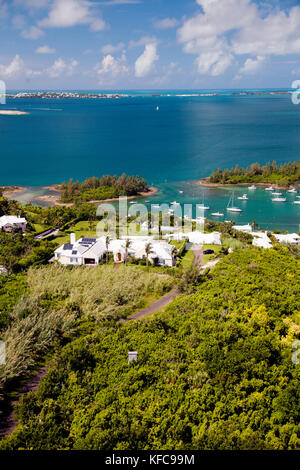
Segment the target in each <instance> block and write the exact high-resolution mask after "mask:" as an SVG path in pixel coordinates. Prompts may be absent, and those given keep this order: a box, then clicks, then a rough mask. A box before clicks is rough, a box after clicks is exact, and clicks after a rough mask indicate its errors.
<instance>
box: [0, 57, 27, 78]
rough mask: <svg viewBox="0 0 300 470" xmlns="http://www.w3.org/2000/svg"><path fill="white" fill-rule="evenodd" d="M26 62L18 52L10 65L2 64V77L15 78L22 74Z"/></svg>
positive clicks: (0, 68)
mask: <svg viewBox="0 0 300 470" xmlns="http://www.w3.org/2000/svg"><path fill="white" fill-rule="evenodd" d="M23 67H24V62H23V60H22V59H21V57H20V56H19V55H18V54H17V55H16V56H15V57H14V58H13V59H12V61H11V62H10V63H9V64H8V65H3V64H0V78H1V79H13V78H16V77H17V76H19V75H20V73H21V71H22V69H23Z"/></svg>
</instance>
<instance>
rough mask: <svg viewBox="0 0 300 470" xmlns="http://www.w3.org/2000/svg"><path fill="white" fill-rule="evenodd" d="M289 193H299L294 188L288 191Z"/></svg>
mask: <svg viewBox="0 0 300 470" xmlns="http://www.w3.org/2000/svg"><path fill="white" fill-rule="evenodd" d="M287 192H288V193H296V192H297V190H296V189H295V188H292V189H288V191H287Z"/></svg>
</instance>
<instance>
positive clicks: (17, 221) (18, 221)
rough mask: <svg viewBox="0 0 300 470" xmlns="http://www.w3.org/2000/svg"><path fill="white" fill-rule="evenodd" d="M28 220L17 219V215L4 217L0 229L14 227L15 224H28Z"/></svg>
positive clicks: (0, 222)
mask: <svg viewBox="0 0 300 470" xmlns="http://www.w3.org/2000/svg"><path fill="white" fill-rule="evenodd" d="M26 223H27V220H26V219H25V217H17V216H16V215H2V217H0V227H4V226H5V225H7V224H9V225H14V224H26Z"/></svg>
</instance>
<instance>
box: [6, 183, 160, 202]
mask: <svg viewBox="0 0 300 470" xmlns="http://www.w3.org/2000/svg"><path fill="white" fill-rule="evenodd" d="M41 187H42V188H43V189H48V190H50V191H55V192H57V193H58V194H57V195H55V194H44V195H43V196H37V197H36V198H35V200H36V201H43V202H48V203H52V204H54V205H55V206H65V207H72V206H74V204H75V203H74V202H61V201H60V193H61V192H62V189H61V185H60V184H52V185H49V186H41ZM5 188H6V189H5V191H4V192H3V196H4V197H5V198H6V199H10V200H11V199H14V195H15V194H18V193H20V192H22V191H26V189H28V188H27V187H23V186H5ZM157 192H158V188H156V187H155V186H149V190H148V191H143V192H141V193H138V194H136V195H134V196H127V199H138V198H144V197H152V196H154V195H155V194H156V193H157ZM118 200H119V198H118V197H114V198H109V199H100V200H91V201H84V202H86V203H89V204H101V203H104V202H114V201H118Z"/></svg>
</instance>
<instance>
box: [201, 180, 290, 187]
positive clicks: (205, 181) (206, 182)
mask: <svg viewBox="0 0 300 470" xmlns="http://www.w3.org/2000/svg"><path fill="white" fill-rule="evenodd" d="M298 183H299V181H294V182H293V183H292V184H291V185H290V186H294V185H296V184H298ZM197 184H198V185H200V186H206V187H208V188H225V187H226V186H232V187H237V186H251V185H252V184H254V185H255V186H270V185H271V186H273V188H274V189H282V190H287V189H289V187H290V186H289V187H286V186H280V185H278V184H276V183H272V182H270V181H269V182H266V183H256V182H254V181H253V182H251V181H250V182H248V183H209V182H208V178H202V179H201V180H199V181H197Z"/></svg>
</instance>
